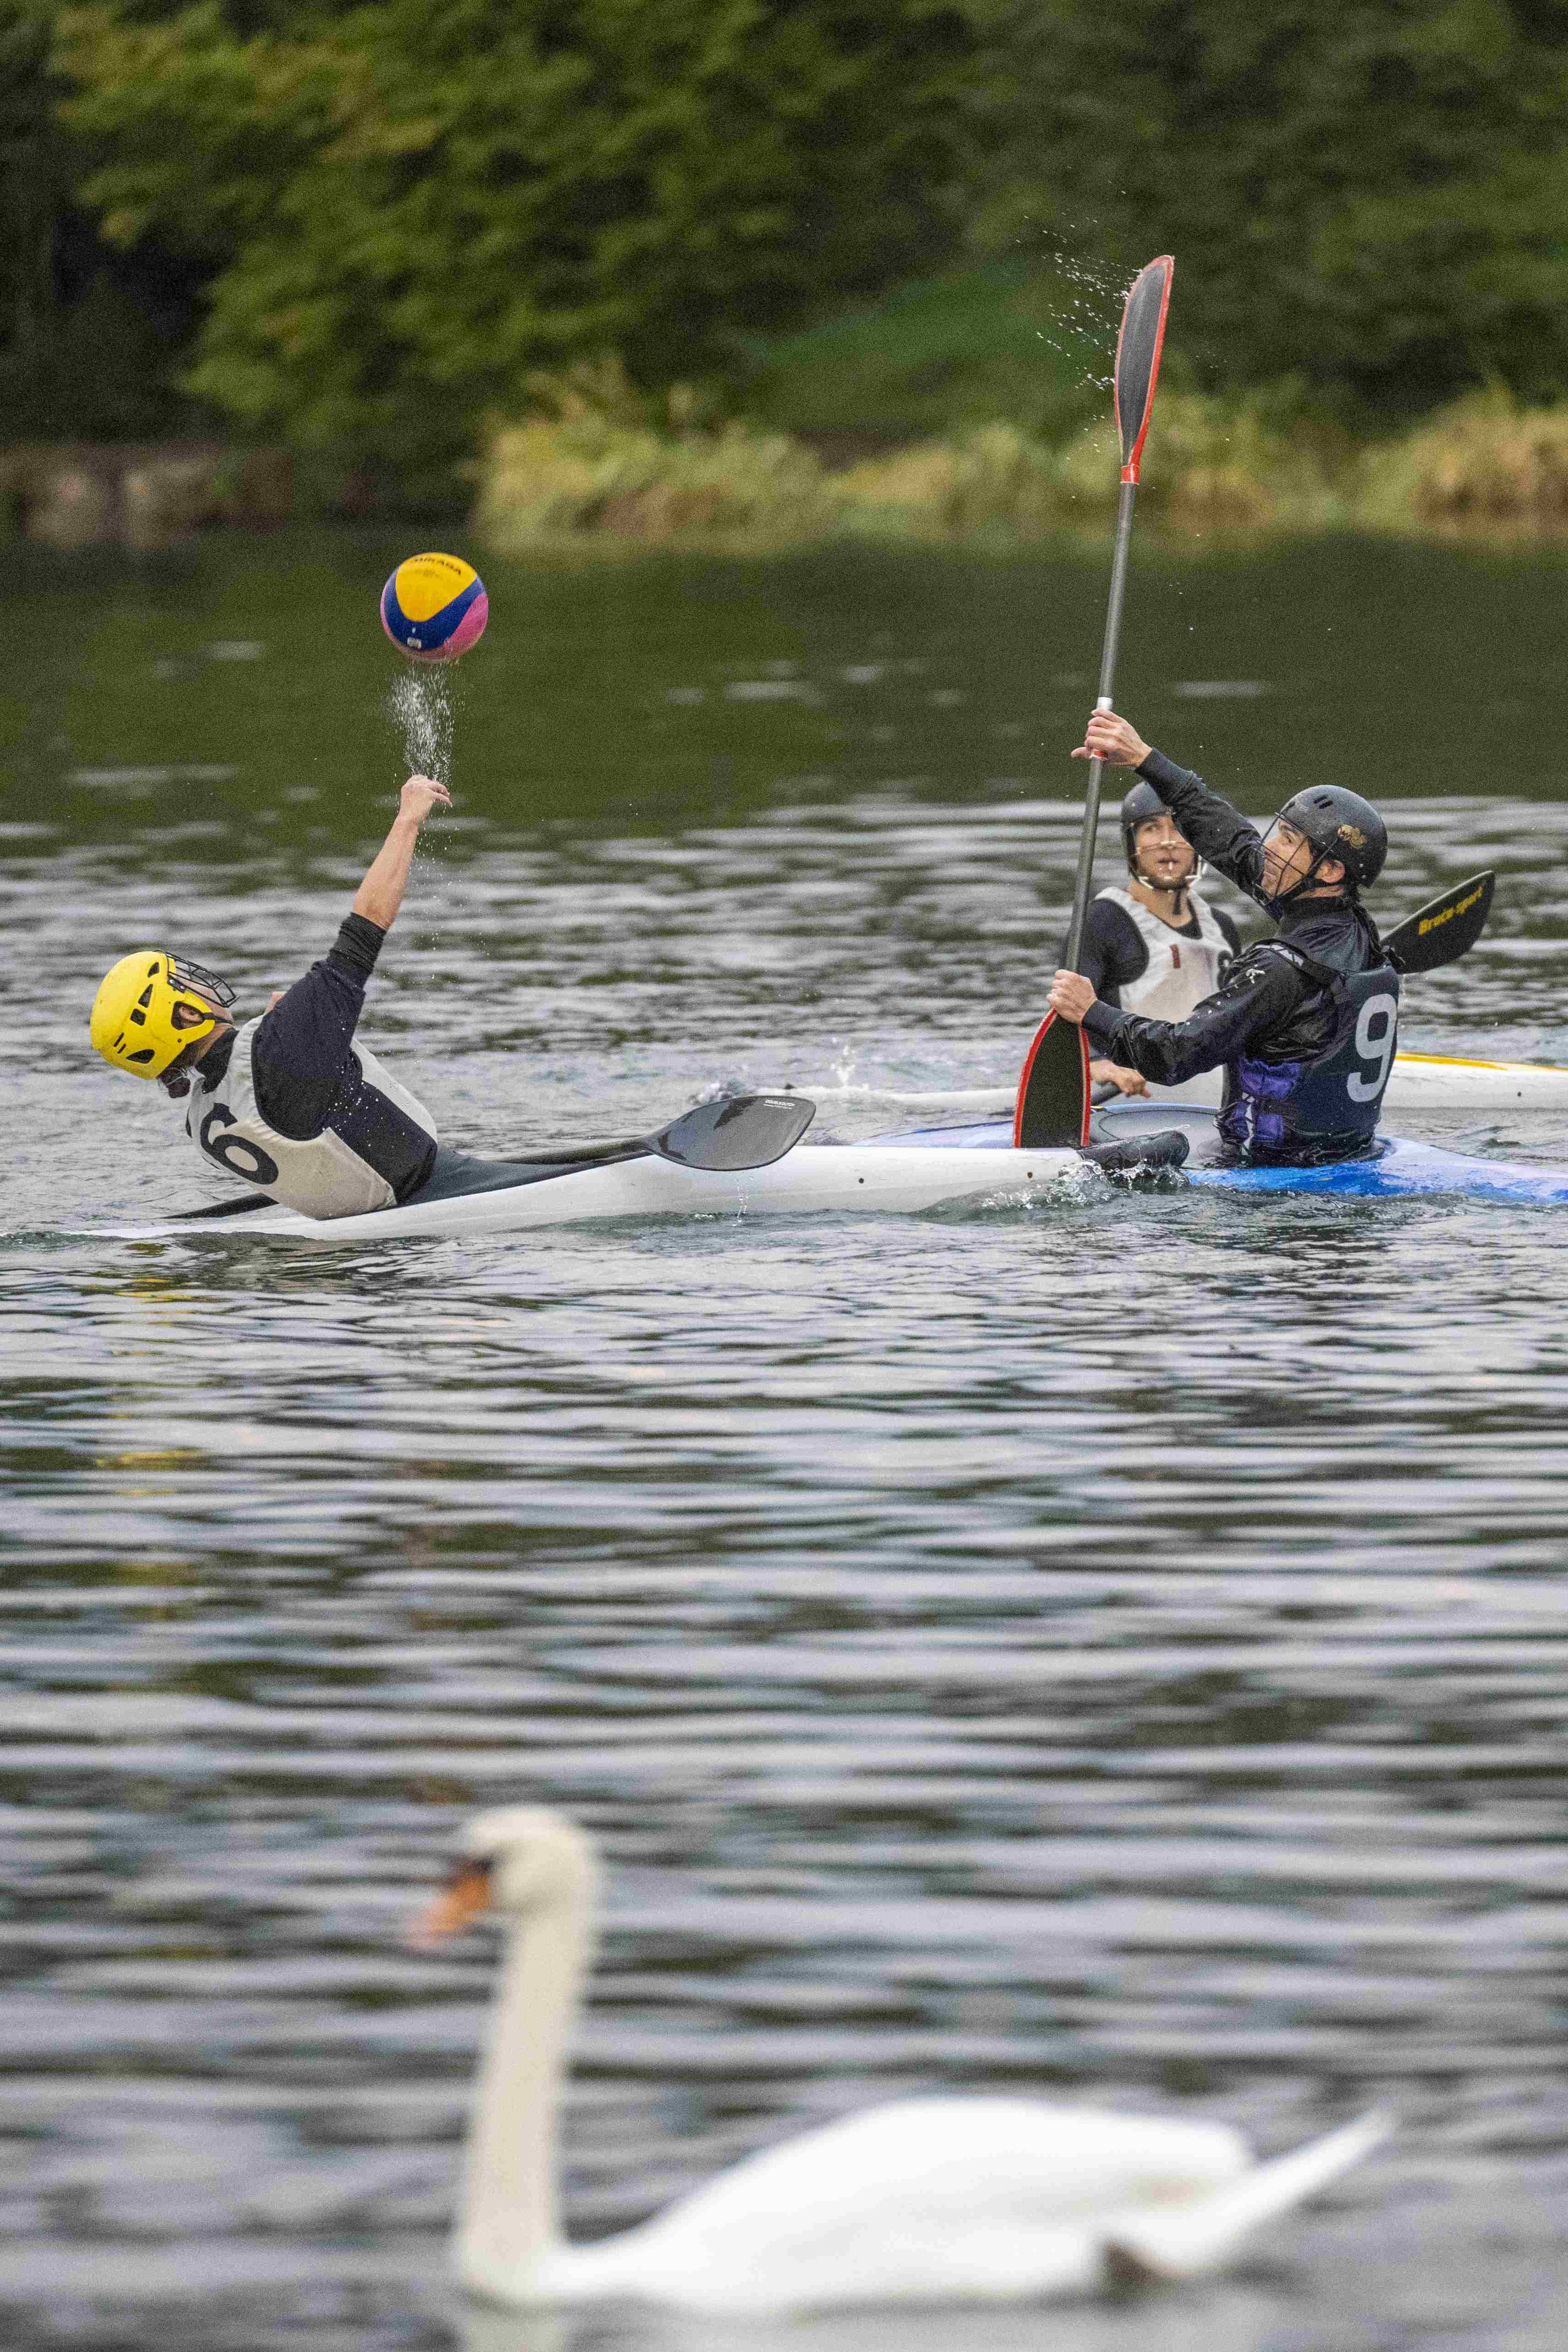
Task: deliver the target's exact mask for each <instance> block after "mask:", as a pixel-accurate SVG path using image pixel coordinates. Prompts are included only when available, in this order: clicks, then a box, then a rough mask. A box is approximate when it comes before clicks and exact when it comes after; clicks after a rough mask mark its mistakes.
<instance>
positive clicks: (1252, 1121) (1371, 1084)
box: [1219, 940, 1399, 1161]
mask: <svg viewBox="0 0 1568 2352" xmlns="http://www.w3.org/2000/svg"><path fill="white" fill-rule="evenodd" d="M1269 952H1270V953H1272V954H1275V955H1283V956H1289V959H1290V961H1292V962H1293V963H1294V964H1295V965H1296V966H1297V967H1298V968H1299V969H1300V971H1304V972H1305V973H1307V974H1308V976H1309V977H1310V978H1311V979H1314V980H1318V981H1321V983H1322V986H1323V989H1324V991H1325V992H1326V994H1327V996H1328V999H1329V1006H1330V1009H1331V1016H1332V1017H1331V1027H1330V1030H1329V1034H1328V1035H1327V1037H1326V1038H1325V1040H1324V1042H1323V1043H1322V1044H1321V1045H1319V1046H1317V1047H1316V1048H1314V1049H1307V1050H1300V1049H1298V1050H1296V1051H1294V1052H1292V1050H1291V1047H1290V1045H1289V1041H1288V1040H1285V1041H1282V1044H1283V1051H1282V1052H1281V1053H1280V1054H1279V1057H1278V1058H1276V1059H1267V1058H1265V1057H1264V1056H1263V1055H1259V1054H1243V1055H1239V1056H1238V1058H1237V1060H1236V1061H1234V1062H1232V1063H1230V1064H1228V1065H1227V1066H1226V1085H1225V1103H1224V1107H1223V1108H1222V1109H1221V1111H1220V1115H1219V1131H1220V1133H1221V1135H1222V1136H1223V1137H1224V1138H1225V1139H1226V1143H1227V1144H1229V1145H1230V1146H1232V1147H1233V1148H1235V1149H1237V1150H1241V1151H1242V1152H1244V1153H1245V1154H1246V1155H1247V1157H1249V1158H1252V1157H1256V1158H1258V1159H1263V1160H1296V1161H1302V1160H1308V1161H1310V1160H1313V1159H1315V1158H1319V1157H1321V1158H1322V1159H1325V1160H1348V1159H1353V1158H1355V1157H1356V1156H1357V1154H1358V1153H1359V1152H1361V1151H1363V1150H1367V1149H1368V1148H1369V1147H1370V1145H1371V1143H1372V1139H1373V1136H1374V1135H1375V1134H1376V1132H1377V1115H1378V1111H1379V1109H1380V1108H1381V1107H1382V1103H1383V1097H1384V1088H1385V1087H1387V1085H1388V1074H1389V1072H1390V1071H1391V1070H1392V1069H1393V1067H1394V1050H1395V1047H1396V1046H1397V1044H1398V1040H1399V974H1398V973H1397V972H1396V971H1394V966H1393V965H1392V964H1380V965H1378V966H1377V967H1376V968H1375V969H1374V970H1373V971H1358V972H1355V973H1344V972H1338V971H1331V969H1330V968H1329V967H1328V966H1327V965H1326V964H1321V963H1319V962H1317V961H1316V960H1315V959H1314V958H1313V957H1311V956H1307V955H1303V954H1302V953H1301V951H1300V949H1297V948H1289V947H1286V946H1285V945H1284V944H1283V943H1282V942H1281V941H1279V940H1273V941H1271V942H1270V943H1269Z"/></svg>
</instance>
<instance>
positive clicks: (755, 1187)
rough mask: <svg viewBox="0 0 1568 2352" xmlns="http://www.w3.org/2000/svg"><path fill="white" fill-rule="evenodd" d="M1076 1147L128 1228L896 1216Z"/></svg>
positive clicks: (327, 1240) (1049, 1178)
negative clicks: (860, 1213)
mask: <svg viewBox="0 0 1568 2352" xmlns="http://www.w3.org/2000/svg"><path fill="white" fill-rule="evenodd" d="M1087 1172H1088V1171H1086V1168H1085V1163H1084V1161H1083V1160H1082V1158H1081V1157H1080V1155H1079V1153H1078V1152H1076V1151H1057V1150H1049V1151H1015V1150H1013V1149H1012V1148H1011V1145H1010V1143H1009V1144H1007V1145H1005V1146H1004V1147H1003V1148H1002V1149H1000V1150H973V1148H970V1147H967V1146H965V1145H963V1144H961V1145H958V1146H956V1147H955V1148H953V1149H952V1150H943V1149H942V1147H941V1146H940V1145H938V1146H937V1147H936V1148H935V1149H932V1148H931V1146H930V1145H928V1144H926V1143H924V1142H921V1143H917V1144H910V1145H909V1146H908V1147H900V1146H898V1145H894V1146H892V1147H889V1146H888V1145H885V1144H830V1143H828V1144H797V1145H796V1147H795V1150H793V1151H792V1152H790V1153H789V1154H788V1155H787V1157H785V1158H784V1159H783V1160H774V1161H773V1165H772V1166H771V1167H768V1168H748V1169H742V1170H738V1171H736V1170H717V1171H716V1170H710V1169H704V1168H683V1167H680V1166H679V1165H678V1164H677V1163H676V1162H675V1161H674V1160H661V1159H658V1158H656V1157H655V1156H654V1155H653V1154H651V1153H650V1154H648V1155H647V1157H645V1158H643V1159H638V1160H614V1161H611V1162H610V1163H609V1164H608V1165H606V1166H605V1167H599V1168H580V1169H573V1170H570V1171H566V1172H563V1173H562V1174H560V1175H553V1176H544V1177H534V1178H532V1179H531V1181H526V1182H522V1183H519V1184H515V1185H509V1186H507V1187H505V1188H504V1189H502V1190H496V1191H491V1192H464V1193H459V1194H457V1195H456V1196H454V1197H451V1198H448V1199H446V1200H435V1201H424V1202H420V1201H414V1202H409V1203H408V1204H407V1205H406V1206H405V1207H404V1208H392V1209H375V1210H372V1211H371V1212H370V1213H368V1214H366V1215H363V1216H355V1217H331V1218H328V1219H322V1218H319V1217H302V1216H300V1214H299V1213H298V1212H297V1211H295V1210H293V1209H281V1208H266V1209H260V1210H257V1211H256V1212H255V1213H252V1214H250V1215H247V1216H245V1217H243V1218H237V1219H235V1220H234V1221H232V1222H231V1223H211V1224H202V1223H194V1224H193V1223H185V1222H184V1221H181V1222H169V1223H163V1224H160V1225H140V1226H134V1227H130V1228H125V1227H122V1228H121V1229H120V1233H119V1236H118V1237H119V1238H120V1239H121V1240H125V1241H153V1240H160V1241H164V1240H173V1239H174V1238H176V1237H178V1238H180V1239H182V1240H185V1241H189V1240H190V1239H192V1238H193V1237H194V1236H195V1234H209V1235H210V1234H216V1235H221V1236H223V1237H225V1238H233V1239H240V1238H243V1239H244V1240H246V1241H247V1242H249V1241H266V1242H317V1243H323V1244H329V1245H331V1247H333V1248H338V1247H341V1246H342V1245H343V1244H346V1243H354V1242H367V1241H375V1242H385V1241H395V1240H403V1239H408V1240H419V1239H421V1238H425V1237H427V1236H431V1235H437V1234H502V1233H522V1232H526V1231H528V1230H529V1229H530V1228H531V1227H533V1226H539V1225H566V1224H579V1223H585V1222H587V1221H588V1220H590V1219H593V1218H597V1217H639V1218H640V1217H744V1216H747V1215H754V1216H768V1217H773V1216H800V1215H810V1214H821V1213H824V1212H838V1213H843V1212H844V1211H856V1210H868V1209H869V1210H879V1211H882V1212H884V1213H893V1214H899V1213H906V1214H907V1213H910V1211H915V1210H921V1209H934V1208H939V1207H941V1206H942V1204H943V1203H944V1202H949V1201H973V1202H985V1201H987V1200H990V1199H993V1198H994V1200H995V1201H996V1202H998V1203H1001V1202H1006V1201H1018V1200H1023V1199H1025V1198H1026V1197H1027V1196H1028V1195H1029V1194H1030V1193H1034V1192H1047V1191H1048V1190H1050V1188H1051V1187H1052V1186H1054V1185H1058V1184H1061V1183H1063V1182H1072V1181H1078V1182H1081V1181H1084V1179H1085V1177H1086V1174H1087Z"/></svg>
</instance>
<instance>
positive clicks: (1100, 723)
mask: <svg viewBox="0 0 1568 2352" xmlns="http://www.w3.org/2000/svg"><path fill="white" fill-rule="evenodd" d="M1150 749H1151V746H1150V745H1149V744H1147V743H1145V741H1144V740H1143V738H1142V735H1140V734H1139V732H1138V730H1137V729H1136V727H1132V726H1130V725H1129V724H1128V722H1127V720H1126V719H1119V718H1118V717H1117V715H1116V713H1115V711H1114V710H1095V711H1091V712H1090V714H1089V725H1088V727H1087V728H1086V729H1085V730H1084V737H1083V741H1082V742H1081V743H1080V744H1079V747H1078V750H1077V751H1075V752H1074V753H1073V758H1074V759H1075V760H1103V761H1106V763H1107V765H1108V766H1110V767H1112V768H1137V767H1142V763H1143V761H1145V760H1146V759H1147V758H1148V757H1149V752H1150Z"/></svg>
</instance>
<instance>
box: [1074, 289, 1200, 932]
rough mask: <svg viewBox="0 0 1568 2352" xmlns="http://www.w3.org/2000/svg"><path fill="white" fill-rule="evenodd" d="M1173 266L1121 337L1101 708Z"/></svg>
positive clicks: (1139, 304) (1082, 866)
mask: <svg viewBox="0 0 1568 2352" xmlns="http://www.w3.org/2000/svg"><path fill="white" fill-rule="evenodd" d="M1175 268H1176V265H1175V263H1174V261H1173V259H1172V257H1171V256H1170V255H1169V254H1168V253H1163V254H1162V255H1161V256H1160V257H1159V259H1158V260H1157V261H1151V262H1150V263H1149V265H1148V267H1147V268H1144V269H1141V270H1140V271H1139V273H1138V275H1137V277H1136V278H1134V279H1133V281H1132V284H1131V288H1130V289H1129V291H1128V296H1127V301H1126V304H1125V306H1124V308H1123V310H1122V313H1121V333H1120V335H1118V337H1117V339H1116V429H1117V433H1118V435H1119V436H1120V437H1121V500H1120V503H1119V505H1118V507H1117V510H1116V551H1115V553H1114V554H1113V556H1112V557H1111V562H1110V606H1109V608H1108V610H1107V612H1106V616H1105V642H1104V645H1103V646H1102V648H1101V651H1100V696H1099V699H1098V700H1097V701H1096V703H1095V706H1094V707H1095V709H1097V710H1110V709H1112V708H1113V705H1112V702H1111V689H1112V688H1113V686H1114V684H1115V681H1116V653H1117V647H1118V645H1119V644H1120V641H1121V604H1122V599H1123V597H1124V596H1125V594H1126V593H1127V550H1128V546H1129V544H1130V542H1131V538H1132V504H1133V500H1134V499H1136V498H1137V495H1138V469H1139V467H1140V466H1141V465H1142V461H1143V443H1144V440H1145V438H1146V436H1147V435H1148V431H1149V419H1150V417H1151V416H1152V415H1153V413H1154V386H1155V384H1156V383H1158V382H1159V377H1160V353H1161V351H1162V349H1163V346H1164V341H1165V313H1166V311H1167V310H1169V309H1170V307H1171V279H1172V278H1173V276H1174V274H1175ZM1104 772H1105V762H1104V761H1103V760H1091V761H1089V790H1088V791H1087V793H1085V794H1084V803H1083V831H1082V834H1081V835H1079V845H1078V879H1077V881H1076V883H1075V884H1074V886H1073V896H1072V922H1071V924H1070V925H1069V927H1068V944H1067V966H1068V971H1077V970H1078V959H1079V949H1080V948H1081V947H1082V945H1083V925H1084V918H1085V916H1086V914H1087V913H1088V911H1089V877H1090V876H1091V874H1092V873H1093V871H1094V836H1095V833H1096V830H1097V828H1098V826H1099V824H1100V778H1101V776H1102V775H1103V774H1104Z"/></svg>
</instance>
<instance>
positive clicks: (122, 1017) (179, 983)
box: [91, 948, 234, 1078]
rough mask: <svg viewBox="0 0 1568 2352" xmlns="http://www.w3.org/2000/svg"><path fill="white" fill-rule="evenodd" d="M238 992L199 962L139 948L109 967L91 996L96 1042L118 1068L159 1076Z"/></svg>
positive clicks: (196, 1041) (204, 1032)
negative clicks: (219, 1007) (218, 1010)
mask: <svg viewBox="0 0 1568 2352" xmlns="http://www.w3.org/2000/svg"><path fill="white" fill-rule="evenodd" d="M232 1003H234V991H233V989H232V988H230V987H229V985H228V983H227V982H226V981H222V980H219V979H218V978H217V976H216V973H214V972H210V971H207V970H206V969H205V966H203V965H201V964H199V963H183V962H181V961H180V960H179V959H178V958H177V957H175V956H172V955H168V954H166V953H165V951H164V950H163V949H162V948H139V949H138V950H137V951H136V952H135V954H134V955H128V956H121V959H120V961H119V962H118V963H117V964H116V965H115V966H114V967H113V969H112V971H107V972H105V974H104V976H103V979H102V981H101V982H100V985H99V991H98V994H97V995H96V996H95V997H94V998H93V1000H92V1023H91V1028H92V1042H93V1044H94V1045H96V1046H97V1048H98V1050H99V1052H100V1054H101V1055H103V1058H104V1060H105V1061H106V1062H108V1063H109V1064H110V1066H112V1067H113V1068H114V1069H117V1070H129V1071H130V1073H131V1075H132V1077H133V1078H161V1077H162V1076H163V1073H164V1072H165V1070H167V1069H168V1068H169V1067H170V1066H172V1065H173V1064H174V1062H176V1061H177V1060H178V1059H179V1057H180V1055H182V1054H183V1053H184V1050H185V1048H186V1046H187V1045H199V1044H200V1042H201V1040H202V1039H203V1038H204V1037H210V1036H211V1035H212V1033H213V1031H214V1030H215V1029H216V1027H217V1024H218V1014H217V1012H216V1009H215V1007H216V1005H222V1006H223V1007H224V1008H225V1009H226V1008H227V1007H228V1006H229V1005H231V1004H232Z"/></svg>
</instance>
